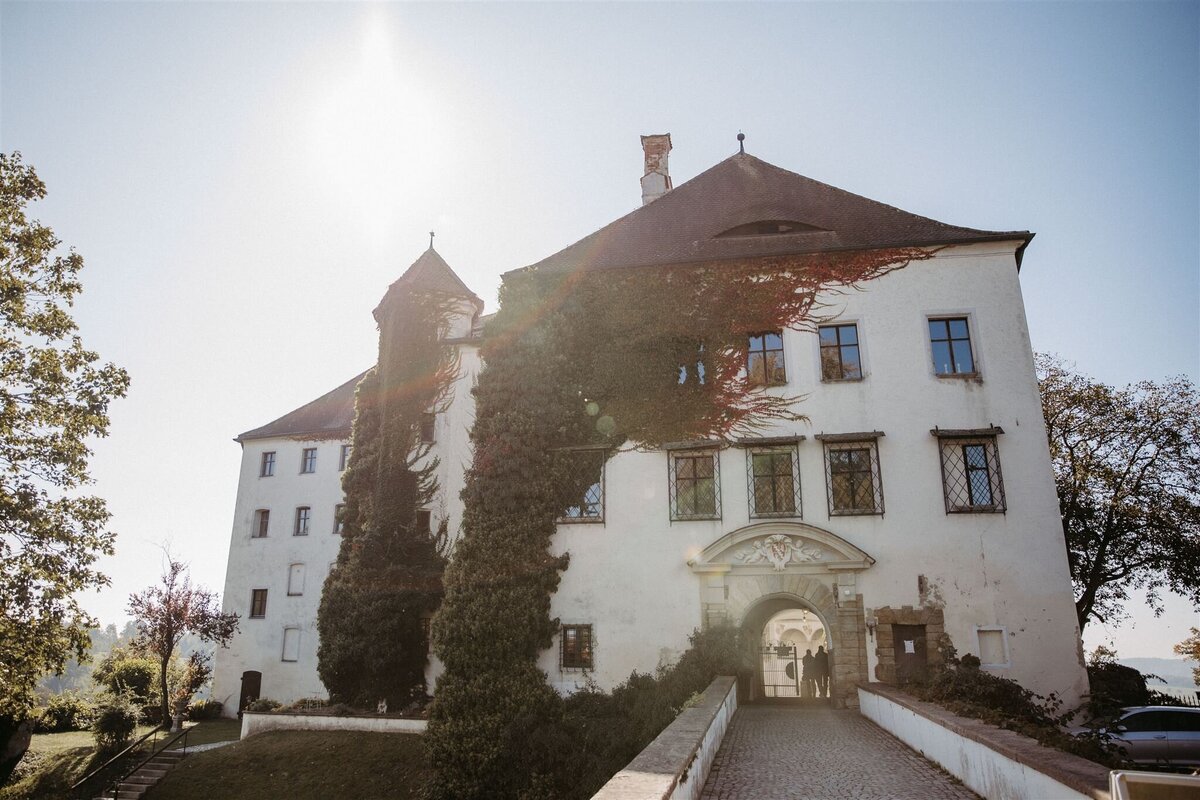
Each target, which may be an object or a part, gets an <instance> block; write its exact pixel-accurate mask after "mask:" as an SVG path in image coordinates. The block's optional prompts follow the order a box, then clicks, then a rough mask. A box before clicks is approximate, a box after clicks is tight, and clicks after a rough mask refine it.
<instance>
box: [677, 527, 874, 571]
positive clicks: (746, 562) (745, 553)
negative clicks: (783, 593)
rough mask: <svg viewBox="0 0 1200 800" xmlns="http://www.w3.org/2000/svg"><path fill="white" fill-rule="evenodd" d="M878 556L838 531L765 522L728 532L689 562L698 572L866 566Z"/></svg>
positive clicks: (859, 567)
mask: <svg viewBox="0 0 1200 800" xmlns="http://www.w3.org/2000/svg"><path fill="white" fill-rule="evenodd" d="M874 563H875V559H873V558H871V556H869V555H867V554H866V553H865V552H864V551H862V550H860V549H859V548H858V547H855V546H854V545H852V544H851V543H850V542H847V541H846V540H845V539H843V538H841V537H840V536H838V535H837V534H834V533H831V532H830V531H827V530H823V529H821V528H817V527H814V526H812V525H806V524H804V523H801V522H765V523H761V524H758V525H750V526H747V527H745V528H740V529H739V530H736V531H733V532H731V533H727V534H725V535H724V536H722V537H721V538H720V539H718V540H717V541H715V542H713V543H712V544H710V545H709V546H708V547H706V548H704V550H702V551H701V552H700V553H699V555H698V556H696V557H695V558H693V559H691V560H690V561H688V565H689V566H691V568H692V569H693V571H696V572H729V571H733V570H738V571H741V570H754V571H758V572H761V571H764V570H770V571H773V572H785V571H796V570H799V571H804V572H812V571H814V570H818V571H830V572H836V571H842V570H861V569H866V568H867V567H869V566H871V565H872V564H874Z"/></svg>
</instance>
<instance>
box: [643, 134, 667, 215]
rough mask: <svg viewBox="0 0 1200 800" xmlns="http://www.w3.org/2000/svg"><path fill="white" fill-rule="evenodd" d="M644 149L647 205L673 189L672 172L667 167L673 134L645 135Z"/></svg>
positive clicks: (644, 191) (644, 183) (644, 182)
mask: <svg viewBox="0 0 1200 800" xmlns="http://www.w3.org/2000/svg"><path fill="white" fill-rule="evenodd" d="M642 150H643V151H644V152H645V153H646V174H645V175H643V176H642V205H646V204H647V203H649V202H650V201H651V200H657V199H658V198H660V197H662V196H663V195H664V194H666V193H667V192H669V191H671V173H670V171H669V170H668V169H667V153H670V152H671V134H669V133H656V134H653V135H651V136H643V137H642Z"/></svg>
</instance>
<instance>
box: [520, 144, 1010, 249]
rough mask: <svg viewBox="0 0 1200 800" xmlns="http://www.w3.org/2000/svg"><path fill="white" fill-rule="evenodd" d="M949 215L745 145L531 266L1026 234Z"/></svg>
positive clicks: (928, 242)
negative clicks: (939, 216)
mask: <svg viewBox="0 0 1200 800" xmlns="http://www.w3.org/2000/svg"><path fill="white" fill-rule="evenodd" d="M1032 238H1033V234H1032V233H1030V232H1029V231H983V230H976V229H974V228H962V227H959V226H956V225H947V224H946V223H944V222H938V221H937V220H933V219H929V218H928V217H922V216H919V215H917V214H910V213H909V212H907V211H902V210H900V209H898V208H895V207H893V206H889V205H886V204H884V203H879V202H876V201H875V200H869V199H867V198H866V197H862V196H860V195H856V194H852V193H851V192H847V191H844V190H842V189H838V188H837V187H834V186H830V185H829V184H826V183H821V182H820V181H815V180H813V179H812V178H806V177H805V176H803V175H798V174H796V173H795V172H789V171H788V170H785V169H781V168H779V167H777V166H775V165H773V164H768V163H767V162H765V161H763V160H761V159H759V158H755V157H754V156H752V155H748V154H746V153H738V154H736V155H733V156H731V157H729V158H727V159H725V160H724V161H722V162H720V163H718V164H716V165H715V166H713V167H711V168H710V169H708V170H706V171H705V172H702V173H700V174H699V175H697V176H696V177H694V178H692V179H691V180H690V181H688V182H687V183H684V184H682V185H680V186H677V187H676V188H674V189H673V190H671V191H669V192H666V193H665V194H663V195H662V196H661V197H659V198H657V199H656V200H653V201H652V202H650V203H647V204H646V205H644V206H642V207H641V208H639V209H637V210H636V211H633V212H632V213H629V214H626V215H625V216H624V217H621V218H620V219H618V220H616V221H615V222H612V223H610V224H609V225H606V226H605V227H603V228H601V229H600V230H598V231H596V232H595V233H593V234H591V235H590V236H587V237H585V238H583V239H581V240H579V241H578V242H576V243H575V244H573V245H571V246H569V247H567V248H565V249H563V250H560V251H559V252H557V253H555V254H554V255H552V256H549V257H548V258H545V259H543V260H541V261H539V262H537V263H536V264H533V265H531V266H529V267H525V269H537V270H539V271H549V272H558V271H573V270H579V269H586V270H595V269H615V268H620V267H645V266H655V265H666V264H689V263H701V262H706V261H725V260H730V259H745V258H756V257H761V256H780V255H799V254H806V253H825V252H836V251H840V250H876V249H882V248H887V247H915V246H938V245H948V244H970V243H974V242H989V241H1012V240H1017V241H1020V242H1021V245H1020V247H1019V249H1018V250H1017V260H1018V265H1019V264H1020V257H1021V254H1022V253H1023V251H1024V248H1025V246H1026V245H1027V244H1029V240H1030V239H1032Z"/></svg>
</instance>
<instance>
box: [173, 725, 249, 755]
mask: <svg viewBox="0 0 1200 800" xmlns="http://www.w3.org/2000/svg"><path fill="white" fill-rule="evenodd" d="M188 724H189V723H187V722H185V723H184V725H188ZM241 735H242V723H241V722H240V721H238V720H236V719H210V720H205V721H204V722H197V723H196V724H195V725H194V726H193V727H192V728H191V730H190V732H189V733H188V737H187V746H188V747H195V746H196V745H198V744H210V743H211V742H234V741H237V740H238V739H239V738H241ZM180 747H183V742H176V743H175V744H173V745H171V747H170V749H172V750H176V749H178V748H180Z"/></svg>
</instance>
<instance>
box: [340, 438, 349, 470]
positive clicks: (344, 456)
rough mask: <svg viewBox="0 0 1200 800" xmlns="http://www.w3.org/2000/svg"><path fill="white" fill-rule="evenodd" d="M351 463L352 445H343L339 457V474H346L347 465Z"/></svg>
mask: <svg viewBox="0 0 1200 800" xmlns="http://www.w3.org/2000/svg"><path fill="white" fill-rule="evenodd" d="M349 463H350V445H348V444H344V445H342V451H341V454H340V455H339V456H338V472H344V471H345V469H346V465H347V464H349Z"/></svg>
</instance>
